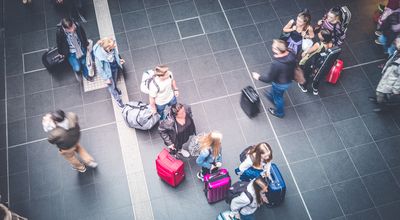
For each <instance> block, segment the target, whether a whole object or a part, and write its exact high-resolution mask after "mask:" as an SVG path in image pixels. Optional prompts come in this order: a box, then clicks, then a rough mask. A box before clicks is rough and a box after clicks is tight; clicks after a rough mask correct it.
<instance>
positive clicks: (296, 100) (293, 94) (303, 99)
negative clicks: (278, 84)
mask: <svg viewBox="0 0 400 220" xmlns="http://www.w3.org/2000/svg"><path fill="white" fill-rule="evenodd" d="M287 93H288V94H289V96H290V100H291V101H292V102H293V105H299V104H303V103H307V102H312V101H317V100H319V97H318V96H315V95H313V94H312V93H303V92H302V91H301V90H300V88H299V87H298V85H297V83H294V84H293V85H292V86H290V87H289V89H288V90H287Z"/></svg>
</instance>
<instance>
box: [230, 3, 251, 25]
mask: <svg viewBox="0 0 400 220" xmlns="http://www.w3.org/2000/svg"><path fill="white" fill-rule="evenodd" d="M225 13H226V16H227V18H228V21H229V23H230V24H231V27H232V28H235V27H239V26H244V25H249V24H253V19H252V17H251V15H250V13H249V10H248V9H247V8H238V9H233V10H229V11H227V12H225Z"/></svg>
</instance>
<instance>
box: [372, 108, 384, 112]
mask: <svg viewBox="0 0 400 220" xmlns="http://www.w3.org/2000/svg"><path fill="white" fill-rule="evenodd" d="M372 111H374V112H381V111H382V108H374V109H372Z"/></svg>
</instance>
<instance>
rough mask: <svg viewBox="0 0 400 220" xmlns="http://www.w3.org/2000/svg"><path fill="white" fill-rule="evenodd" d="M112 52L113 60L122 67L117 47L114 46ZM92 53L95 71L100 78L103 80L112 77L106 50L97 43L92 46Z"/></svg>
mask: <svg viewBox="0 0 400 220" xmlns="http://www.w3.org/2000/svg"><path fill="white" fill-rule="evenodd" d="M113 53H114V59H115V61H116V62H117V64H118V66H119V68H121V69H122V65H121V61H120V58H119V53H118V49H117V48H115V49H114V50H113ZM93 54H94V57H95V63H96V70H97V73H98V74H100V76H101V78H102V79H104V80H107V79H110V78H111V77H112V72H111V66H110V63H109V62H108V60H107V52H106V51H105V50H104V49H103V47H101V46H100V45H99V44H98V43H97V44H95V45H94V46H93Z"/></svg>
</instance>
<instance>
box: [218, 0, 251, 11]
mask: <svg viewBox="0 0 400 220" xmlns="http://www.w3.org/2000/svg"><path fill="white" fill-rule="evenodd" d="M221 5H222V7H223V8H224V10H230V9H235V8H240V7H244V6H246V5H245V3H244V0H221Z"/></svg>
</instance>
